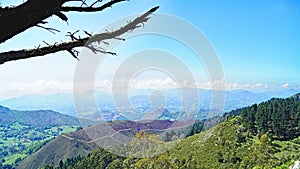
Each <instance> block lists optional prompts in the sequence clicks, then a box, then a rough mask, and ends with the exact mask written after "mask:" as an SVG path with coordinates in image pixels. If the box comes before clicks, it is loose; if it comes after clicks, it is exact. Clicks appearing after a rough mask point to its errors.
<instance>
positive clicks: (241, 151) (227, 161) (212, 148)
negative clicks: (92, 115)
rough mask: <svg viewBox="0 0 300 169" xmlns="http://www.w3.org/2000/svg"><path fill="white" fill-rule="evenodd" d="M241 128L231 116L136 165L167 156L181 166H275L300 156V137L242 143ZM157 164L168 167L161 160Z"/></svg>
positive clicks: (250, 139)
mask: <svg viewBox="0 0 300 169" xmlns="http://www.w3.org/2000/svg"><path fill="white" fill-rule="evenodd" d="M240 127H241V122H240V120H239V117H236V118H233V119H230V120H229V121H227V122H223V123H221V124H219V125H217V126H216V127H214V128H212V129H210V130H208V131H205V132H202V133H200V134H196V135H194V136H191V137H188V138H186V139H183V140H182V141H181V142H180V143H179V144H178V145H176V146H175V147H174V148H173V149H172V150H170V151H169V152H167V153H165V154H163V155H161V156H159V157H156V158H150V159H146V160H145V159H141V160H138V161H136V162H135V164H133V165H132V166H135V167H136V168H149V167H150V166H145V165H143V164H142V163H144V164H145V163H151V162H153V161H159V159H164V158H166V159H167V161H168V163H172V164H174V165H173V166H179V167H178V168H253V167H266V168H273V167H275V166H278V165H282V163H288V162H289V160H290V159H286V158H287V155H289V156H291V158H293V157H294V158H299V157H300V139H299V138H298V139H295V140H292V141H285V142H280V141H274V142H273V143H271V142H270V140H269V139H266V140H264V139H263V138H262V137H261V138H260V139H259V138H258V137H252V138H251V137H248V138H247V141H246V142H243V143H239V142H237V133H238V132H237V131H238V128H240ZM244 134H247V133H244ZM276 144H277V145H276ZM280 145H281V146H282V147H281V146H280ZM294 160H296V159H294ZM154 165H155V167H164V166H166V164H164V165H161V164H158V163H154ZM175 168H176V167H175Z"/></svg>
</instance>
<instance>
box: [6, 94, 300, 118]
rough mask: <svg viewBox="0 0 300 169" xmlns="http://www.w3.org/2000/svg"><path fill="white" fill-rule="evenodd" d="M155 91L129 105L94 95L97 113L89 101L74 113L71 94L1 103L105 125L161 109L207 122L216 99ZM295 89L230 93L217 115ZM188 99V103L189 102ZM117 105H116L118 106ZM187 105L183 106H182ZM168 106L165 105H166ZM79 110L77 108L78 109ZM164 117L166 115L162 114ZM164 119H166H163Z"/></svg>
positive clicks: (131, 100) (132, 96)
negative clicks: (194, 115)
mask: <svg viewBox="0 0 300 169" xmlns="http://www.w3.org/2000/svg"><path fill="white" fill-rule="evenodd" d="M152 92H153V90H150V89H149V90H135V91H134V92H131V93H129V94H128V95H129V96H128V97H129V101H126V100H125V101H123V100H121V101H120V100H116V98H120V97H122V98H124V97H125V98H127V95H124V94H118V95H112V94H111V93H109V92H96V93H94V96H95V100H96V104H97V106H98V107H97V110H95V108H93V107H91V104H90V102H89V101H87V100H86V99H84V98H80V99H81V100H82V102H80V107H81V108H80V110H77V112H76V111H75V105H74V96H73V94H70V93H65V94H52V95H42V94H30V95H24V96H20V97H15V98H9V99H6V100H0V105H3V106H7V107H10V108H11V109H16V110H22V111H28V110H53V111H57V112H60V113H63V114H66V115H70V116H78V117H80V118H87V119H93V120H94V119H95V117H96V118H99V116H101V119H98V120H104V121H112V120H126V119H129V120H142V119H143V117H145V116H146V114H147V113H149V112H153V111H156V110H158V109H160V110H164V109H167V110H168V111H170V112H172V113H178V112H183V113H185V112H188V111H191V109H193V110H194V111H198V110H200V111H199V114H200V115H198V117H199V118H205V117H206V116H207V113H209V112H210V111H211V110H212V107H211V103H212V99H213V91H212V90H202V89H198V92H199V98H195V97H189V92H190V91H189V90H186V89H182V90H181V91H180V90H179V89H164V90H162V93H163V96H161V95H158V96H156V95H155V94H153V93H152ZM180 92H184V93H185V94H186V95H187V97H185V98H184V100H183V98H182V96H181V94H180ZM297 92H298V91H297V90H294V89H282V90H274V91H246V90H228V91H226V92H225V93H224V94H225V95H224V96H225V97H226V98H224V99H225V104H224V107H223V108H222V109H219V110H216V112H218V113H221V114H222V113H224V112H228V111H230V110H233V109H236V108H240V107H244V106H249V105H251V104H254V103H259V102H262V101H266V100H268V99H271V98H272V97H277V98H285V97H288V96H291V95H293V94H295V93H297ZM186 98H188V99H186ZM117 102H118V104H117V105H116V103H117ZM183 102H184V104H183ZM163 103H165V104H163ZM77 109H78V107H77ZM160 113H163V112H160ZM162 118H163V117H162Z"/></svg>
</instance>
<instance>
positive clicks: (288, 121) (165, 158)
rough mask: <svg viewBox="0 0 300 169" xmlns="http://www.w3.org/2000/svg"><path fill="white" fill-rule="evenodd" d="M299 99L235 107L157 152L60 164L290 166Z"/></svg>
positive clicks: (297, 148)
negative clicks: (217, 120)
mask: <svg viewBox="0 0 300 169" xmlns="http://www.w3.org/2000/svg"><path fill="white" fill-rule="evenodd" d="M295 98H297V97H290V98H287V99H271V100H269V101H266V102H263V103H260V104H254V105H252V106H249V107H246V108H242V109H237V110H235V111H231V112H229V113H227V114H225V115H224V116H225V117H227V118H225V119H226V120H225V122H222V123H220V124H218V125H217V126H215V127H213V128H211V129H209V130H206V131H204V132H201V133H199V134H195V135H192V136H190V137H188V138H185V139H182V140H181V141H180V142H179V143H178V144H177V145H176V146H175V147H174V148H172V149H171V150H169V151H166V152H165V153H163V154H161V155H159V156H155V157H152V158H142V159H136V158H132V157H127V158H125V157H120V156H116V155H113V154H111V153H109V152H106V151H104V150H103V149H99V150H96V151H94V152H93V153H91V154H90V155H89V156H88V157H86V158H83V159H80V160H78V161H77V160H75V161H74V160H71V161H72V162H70V160H69V161H67V162H66V163H64V162H60V167H58V168H74V169H77V168H85V167H87V168H97V167H98V168H111V169H113V168H141V169H142V168H278V169H280V168H288V166H290V165H292V164H293V163H294V161H296V160H299V159H300V153H299V152H300V137H299V125H300V123H299V122H300V119H299V115H300V113H299V112H300V102H299V101H298V99H295ZM228 117H231V118H228ZM137 135H138V134H137ZM143 135H144V136H145V137H151V136H150V135H149V136H147V134H143ZM157 141H159V140H157ZM170 144H171V143H170V142H168V143H166V144H165V146H168V145H170ZM132 146H133V147H135V148H138V147H136V146H137V145H132ZM46 168H51V167H50V166H47V167H46Z"/></svg>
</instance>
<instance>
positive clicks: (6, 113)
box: [0, 106, 80, 127]
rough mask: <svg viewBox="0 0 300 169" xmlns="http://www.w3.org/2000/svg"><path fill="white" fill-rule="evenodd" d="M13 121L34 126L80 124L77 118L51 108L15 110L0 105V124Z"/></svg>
mask: <svg viewBox="0 0 300 169" xmlns="http://www.w3.org/2000/svg"><path fill="white" fill-rule="evenodd" d="M13 122H18V123H22V124H26V125H30V126H35V127H46V126H55V125H60V126H61V125H75V126H76V125H77V126H79V125H80V122H79V120H78V119H77V118H75V117H72V116H68V115H63V114H60V113H58V112H55V111H52V110H38V111H17V110H10V109H9V108H7V107H3V106H0V125H8V124H10V123H13Z"/></svg>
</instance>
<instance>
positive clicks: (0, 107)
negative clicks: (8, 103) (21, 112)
mask: <svg viewBox="0 0 300 169" xmlns="http://www.w3.org/2000/svg"><path fill="white" fill-rule="evenodd" d="M9 111H10V109H9V108H7V107H4V106H1V105H0V113H1V112H9Z"/></svg>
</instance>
